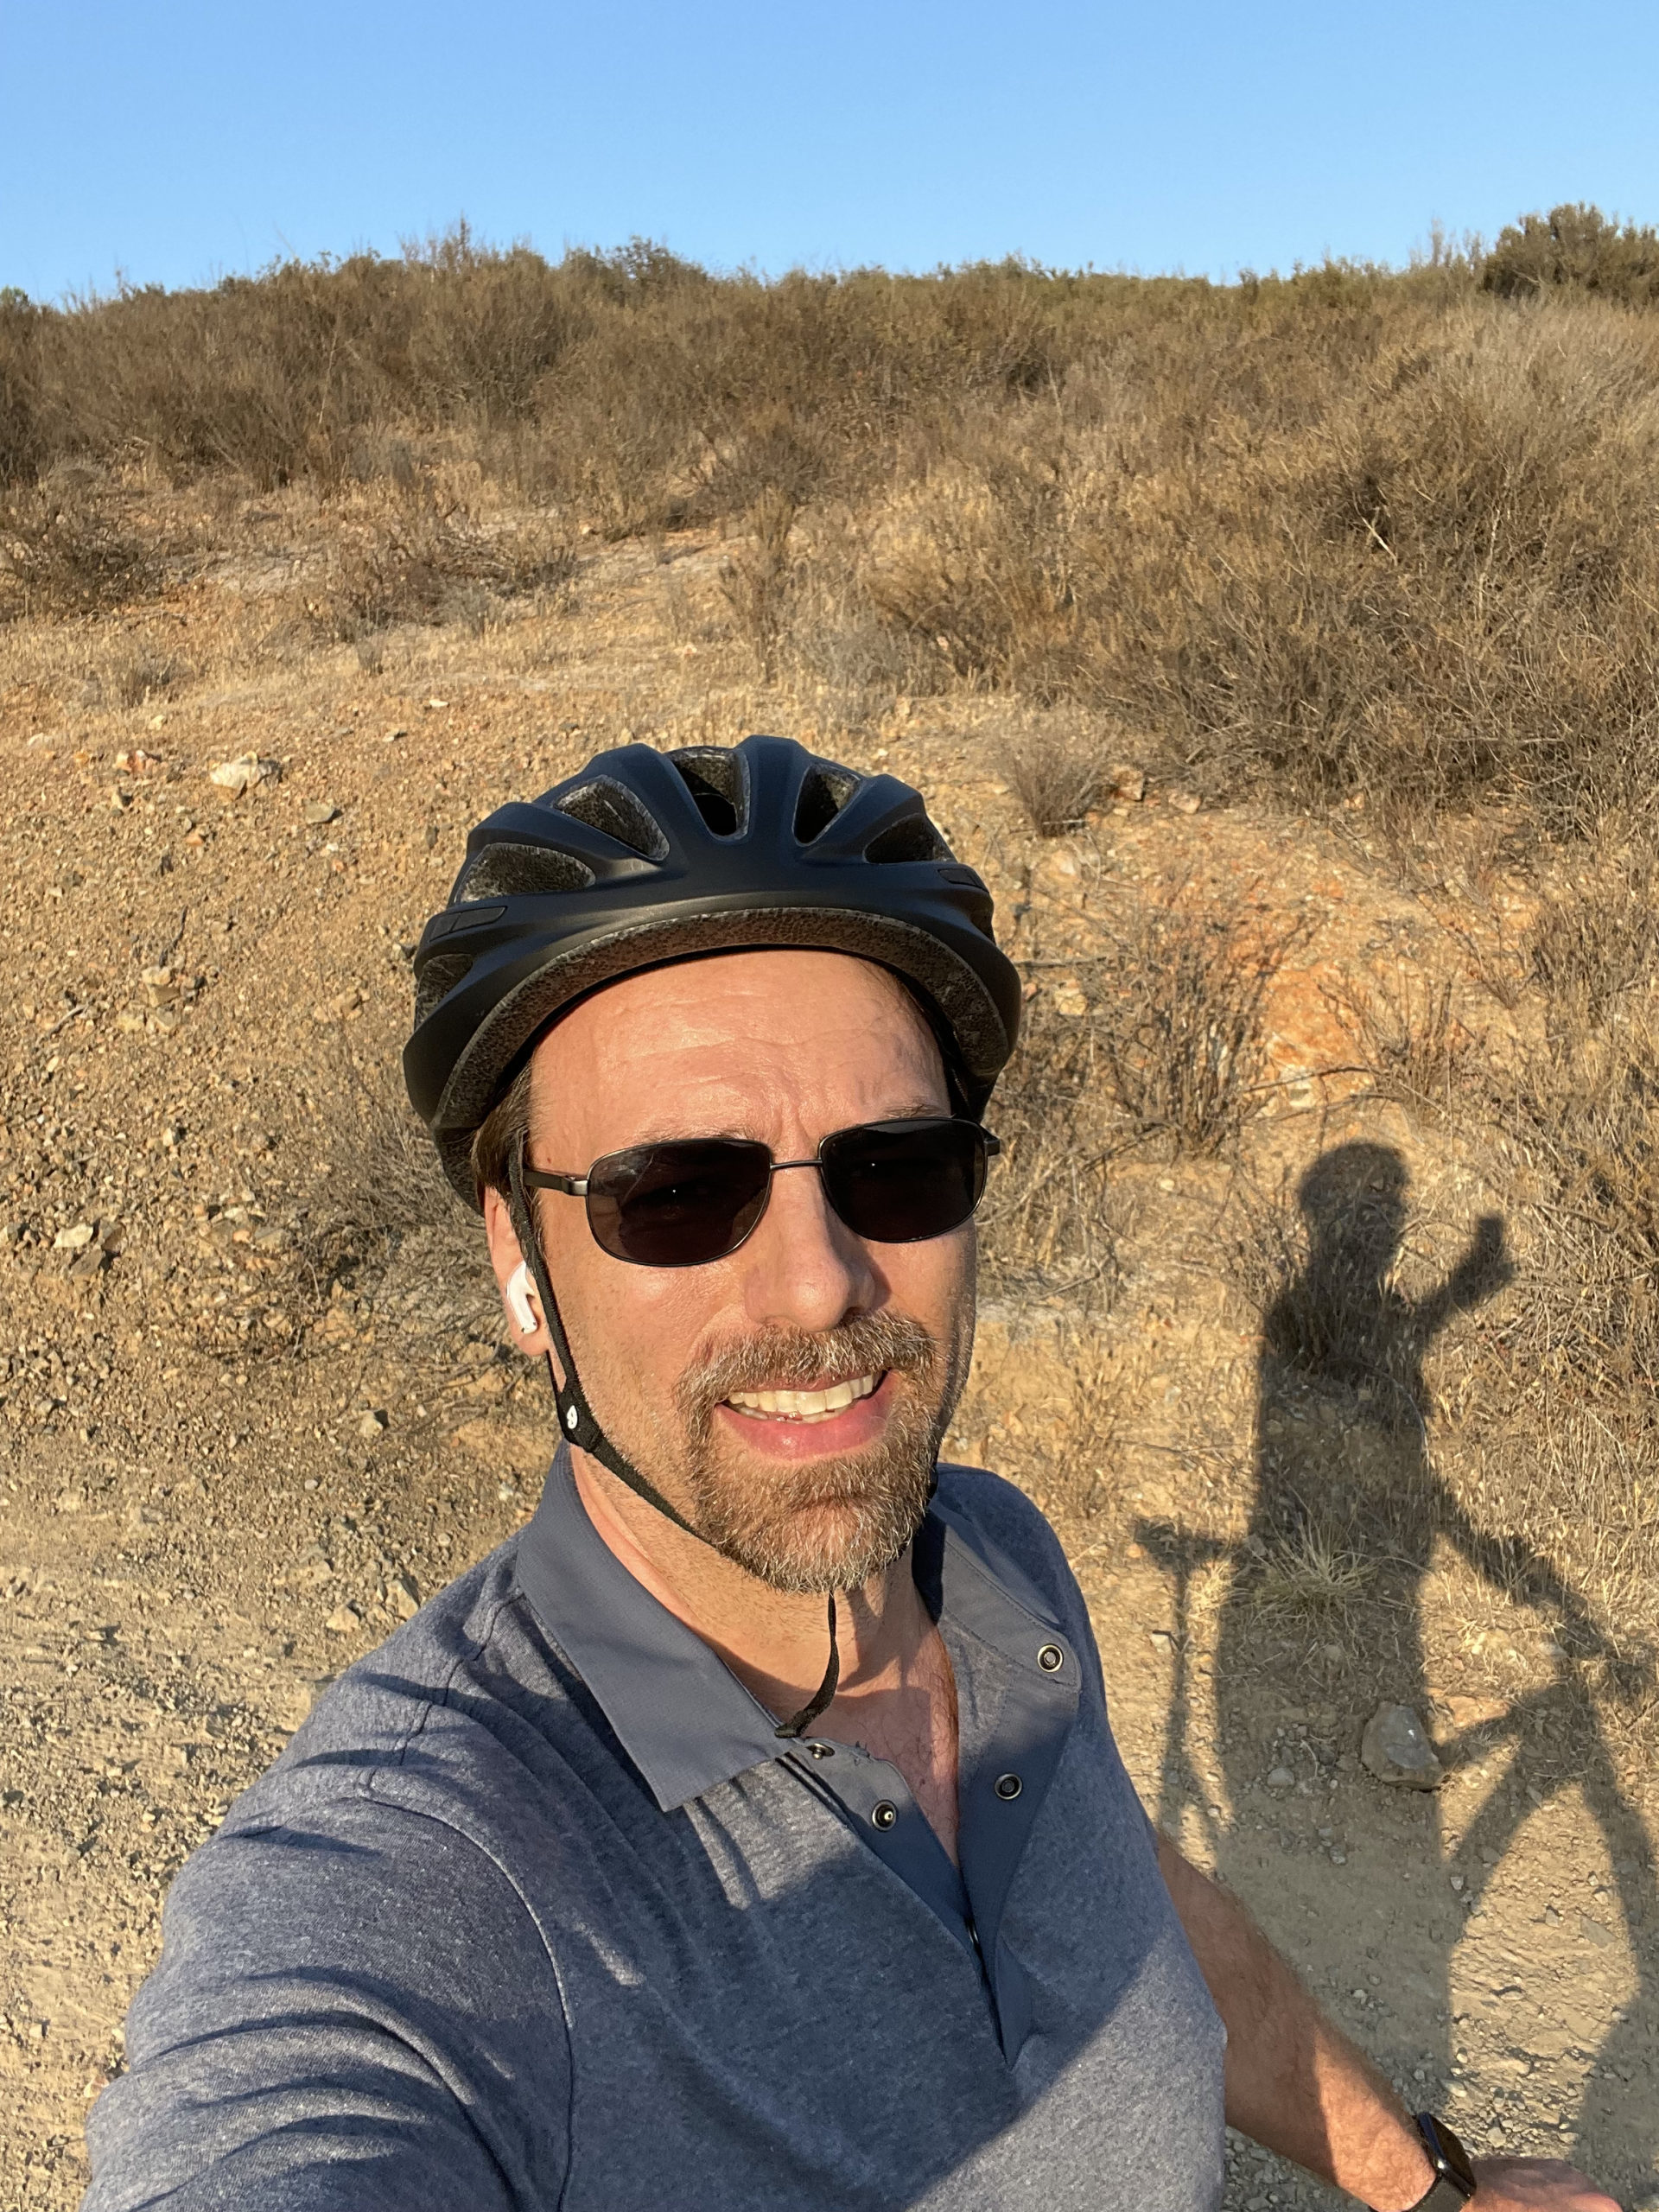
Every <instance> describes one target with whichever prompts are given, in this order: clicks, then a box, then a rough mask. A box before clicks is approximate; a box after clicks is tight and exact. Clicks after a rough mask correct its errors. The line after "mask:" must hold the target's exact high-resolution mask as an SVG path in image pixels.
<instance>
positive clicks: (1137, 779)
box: [1106, 760, 1147, 806]
mask: <svg viewBox="0 0 1659 2212" xmlns="http://www.w3.org/2000/svg"><path fill="white" fill-rule="evenodd" d="M1106 781H1107V785H1108V787H1109V790H1110V791H1111V794H1112V797H1113V798H1117V799H1122V800H1123V801H1124V803H1125V804H1127V805H1129V806H1138V805H1139V804H1141V800H1142V799H1143V798H1145V797H1146V795H1147V772H1146V770H1145V769H1144V768H1137V767H1136V766H1135V764H1134V762H1133V761H1131V760H1118V761H1116V762H1114V764H1113V765H1112V766H1111V767H1109V769H1108V770H1107V771H1106Z"/></svg>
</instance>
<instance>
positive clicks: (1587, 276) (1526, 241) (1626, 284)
mask: <svg viewBox="0 0 1659 2212" xmlns="http://www.w3.org/2000/svg"><path fill="white" fill-rule="evenodd" d="M1480 281H1481V283H1482V285H1483V287H1484V289H1486V290H1487V291H1489V292H1497V293H1498V294H1499V295H1500V296H1503V297H1505V298H1512V297H1516V296H1519V297H1522V298H1525V297H1528V296H1535V295H1536V294H1538V293H1540V292H1543V291H1547V290H1550V289H1562V288H1566V289H1572V290H1576V291H1585V292H1599V293H1601V294H1602V295H1603V296H1605V297H1606V298H1608V299H1611V300H1619V301H1622V302H1624V303H1625V304H1626V305H1628V306H1641V305H1643V304H1645V303H1647V302H1652V301H1655V300H1659V231H1656V230H1655V229H1654V228H1653V227H1652V226H1651V225H1650V224H1643V225H1640V226H1638V225H1637V224H1635V223H1625V224H1624V225H1623V226H1620V224H1619V223H1618V222H1617V221H1615V220H1610V219H1608V217H1606V216H1605V215H1604V214H1603V213H1602V212H1601V210H1600V208H1599V207H1586V206H1585V205H1584V204H1583V203H1582V201H1580V202H1576V203H1573V202H1568V203H1567V204H1566V205H1564V206H1562V207H1552V208H1551V209H1550V211H1549V213H1548V215H1523V216H1522V218H1521V220H1520V221H1519V222H1518V223H1508V224H1506V225H1505V226H1504V227H1503V229H1502V230H1501V231H1500V232H1498V234H1497V245H1494V246H1493V248H1492V250H1491V252H1490V253H1489V254H1488V255H1487V256H1486V257H1485V259H1484V261H1483V262H1482V264H1481V266H1480Z"/></svg>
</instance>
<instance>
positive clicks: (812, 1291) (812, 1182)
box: [737, 1166, 878, 1331]
mask: <svg viewBox="0 0 1659 2212" xmlns="http://www.w3.org/2000/svg"><path fill="white" fill-rule="evenodd" d="M737 1257H738V1260H739V1262H741V1263H745V1276H744V1284H743V1302H744V1306H745V1310H746V1312H747V1315H748V1318H749V1319H750V1320H751V1321H752V1322H754V1323H755V1324H757V1325H773V1326H776V1325H779V1324H783V1325H787V1326H789V1327H791V1328H796V1329H805V1330H814V1331H821V1330H824V1329H833V1328H835V1327H836V1325H837V1324H838V1323H840V1322H842V1321H844V1320H845V1319H846V1318H847V1316H848V1315H849V1313H864V1312H868V1310H869V1308H870V1307H871V1306H873V1305H874V1303H875V1300H876V1297H877V1294H878V1279H877V1275H876V1272H875V1269H874V1267H873V1266H872V1264H871V1260H870V1253H869V1248H868V1245H867V1244H865V1243H863V1241H862V1239H861V1238H860V1237H858V1236H855V1235H854V1234H853V1232H852V1230H850V1229H849V1228H848V1226H847V1224H846V1223H845V1222H844V1221H842V1219H841V1218H840V1217H839V1216H838V1215H837V1214H836V1211H835V1210H834V1209H833V1207H832V1206H831V1205H830V1204H829V1199H828V1198H826V1197H825V1196H824V1191H823V1177H822V1175H820V1173H818V1171H817V1167H816V1166H804V1167H785V1168H782V1169H780V1170H779V1171H778V1172H777V1173H774V1175H773V1176H772V1190H771V1192H770V1195H769V1197H768V1198H767V1202H766V1212H765V1213H764V1214H763V1215H762V1216H761V1217H760V1224H759V1226H758V1227H757V1228H756V1230H755V1231H754V1234H753V1236H751V1237H750V1238H749V1240H748V1242H747V1243H746V1244H745V1245H744V1246H743V1247H742V1249H741V1251H740V1252H739V1253H738V1255H737Z"/></svg>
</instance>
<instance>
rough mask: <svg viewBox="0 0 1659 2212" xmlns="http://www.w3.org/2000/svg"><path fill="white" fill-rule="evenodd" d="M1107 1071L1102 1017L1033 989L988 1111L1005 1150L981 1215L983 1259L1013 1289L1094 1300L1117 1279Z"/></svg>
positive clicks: (1001, 1284)
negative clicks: (1087, 1015)
mask: <svg viewBox="0 0 1659 2212" xmlns="http://www.w3.org/2000/svg"><path fill="white" fill-rule="evenodd" d="M1100 1078H1101V1061H1100V1053H1099V1049H1098V1039H1097V1036H1096V1025H1095V1023H1094V1022H1092V1021H1090V1020H1086V1019H1085V1020H1079V1019H1077V1018H1075V1017H1073V1016H1069V1015H1066V1014H1061V1013H1060V1012H1059V1011H1058V1009H1057V1008H1056V1007H1055V1006H1054V1005H1053V1003H1052V1000H1048V999H1046V998H1044V997H1042V996H1039V997H1037V998H1035V999H1033V1001H1031V1002H1030V1003H1029V1004H1028V1006H1027V1009H1026V1016H1025V1022H1024V1026H1023V1027H1022V1030H1021V1033H1020V1049H1019V1052H1018V1053H1017V1055H1016V1057H1015V1058H1014V1063H1013V1065H1012V1066H1011V1067H1010V1068H1009V1069H1008V1071H1007V1073H1006V1074H1005V1075H1004V1076H1003V1077H1002V1079H1001V1083H1000V1084H999V1085H998V1087H997V1091H996V1096H995V1099H994V1100H993V1102H992V1104H991V1107H990V1109H989V1112H988V1120H989V1122H990V1125H991V1127H992V1128H994V1129H995V1131H996V1134H997V1135H998V1137H999V1138H1000V1139H1001V1143H1002V1155H1001V1159H1000V1160H997V1161H996V1162H995V1163H994V1165H993V1166H992V1170H991V1181H990V1187H989V1189H988V1192H987V1194H986V1200H985V1204H984V1206H983V1208H982V1212H981V1216H980V1222H981V1232H982V1244H983V1267H984V1270H985V1274H986V1277H987V1280H988V1282H990V1283H991V1284H992V1285H994V1286H995V1287H998V1288H999V1289H1001V1290H1002V1291H1003V1292H1005V1293H1006V1292H1008V1291H1014V1290H1020V1291H1024V1292H1027V1293H1035V1294H1038V1295H1054V1294H1060V1295H1065V1296H1071V1297H1082V1298H1086V1299H1090V1300H1093V1299H1098V1298H1102V1297H1106V1298H1109V1295H1110V1294H1111V1291H1112V1289H1113V1287H1115V1284H1116V1276H1117V1260H1116V1236H1115V1233H1114V1221H1113V1211H1114V1210H1113V1205H1112V1199H1111V1193H1110V1190H1109V1185H1108V1181H1107V1167H1108V1163H1109V1159H1110V1157H1111V1154H1112V1149H1113V1146H1112V1131H1111V1128H1110V1127H1109V1119H1110V1116H1109V1106H1108V1102H1107V1099H1106V1097H1105V1095H1104V1093H1103V1090H1102V1086H1101V1079H1100Z"/></svg>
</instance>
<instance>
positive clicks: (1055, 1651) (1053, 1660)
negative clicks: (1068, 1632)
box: [1037, 1643, 1065, 1675]
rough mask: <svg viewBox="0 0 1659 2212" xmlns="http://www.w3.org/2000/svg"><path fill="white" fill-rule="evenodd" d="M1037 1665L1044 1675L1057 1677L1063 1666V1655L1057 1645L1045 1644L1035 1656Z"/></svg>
mask: <svg viewBox="0 0 1659 2212" xmlns="http://www.w3.org/2000/svg"><path fill="white" fill-rule="evenodd" d="M1037 1664H1038V1665H1039V1667H1040V1668H1041V1669H1042V1670H1043V1672H1044V1673H1045V1674H1046V1675H1058V1673H1059V1671H1060V1669H1061V1668H1062V1667H1064V1666H1065V1652H1064V1651H1062V1650H1061V1649H1060V1647H1059V1645H1058V1643H1046V1644H1045V1645H1044V1646H1043V1648H1042V1649H1041V1650H1040V1651H1039V1653H1038V1654H1037Z"/></svg>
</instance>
